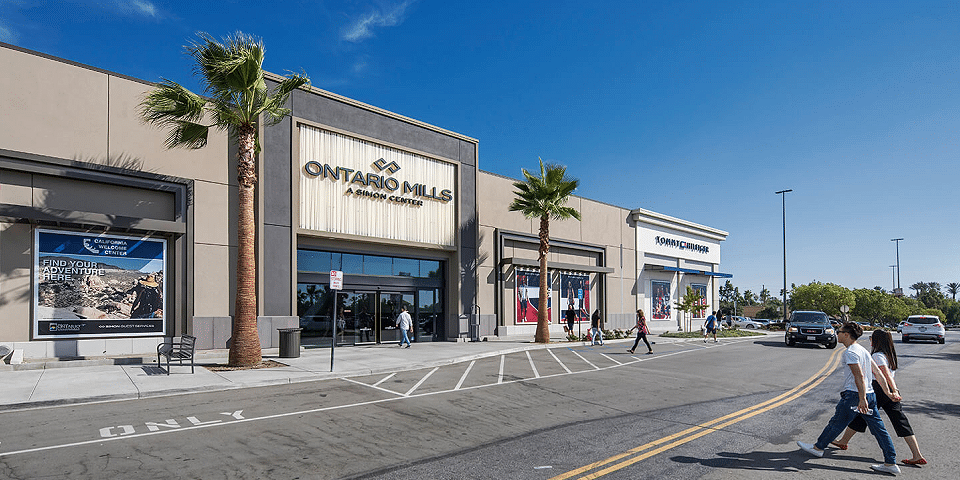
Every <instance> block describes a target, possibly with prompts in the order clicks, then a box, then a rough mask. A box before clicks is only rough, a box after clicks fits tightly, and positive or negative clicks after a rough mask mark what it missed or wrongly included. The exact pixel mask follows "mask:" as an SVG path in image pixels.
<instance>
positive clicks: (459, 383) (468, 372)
mask: <svg viewBox="0 0 960 480" xmlns="http://www.w3.org/2000/svg"><path fill="white" fill-rule="evenodd" d="M475 363H477V361H476V360H471V361H470V365H468V366H467V370H466V371H465V372H463V376H462V377H460V381H459V382H457V386H456V387H454V390H460V387H461V386H462V385H463V381H464V380H466V379H467V375H469V374H470V370H472V369H473V364H475Z"/></svg>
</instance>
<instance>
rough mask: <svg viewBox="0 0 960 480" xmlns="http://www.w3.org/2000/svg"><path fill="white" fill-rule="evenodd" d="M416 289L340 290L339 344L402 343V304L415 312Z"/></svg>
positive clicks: (338, 297) (338, 306)
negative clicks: (399, 290)
mask: <svg viewBox="0 0 960 480" xmlns="http://www.w3.org/2000/svg"><path fill="white" fill-rule="evenodd" d="M415 305H416V302H415V299H414V294H413V292H385V291H360V290H356V291H341V292H339V293H338V294H337V310H338V315H337V317H338V318H337V345H362V344H370V343H399V342H400V338H401V334H400V330H399V329H397V317H398V316H399V315H400V311H401V310H400V309H401V307H404V306H405V307H407V311H408V312H411V313H410V314H411V315H413V313H412V312H413V311H414V306H415Z"/></svg>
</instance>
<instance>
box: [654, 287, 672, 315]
mask: <svg viewBox="0 0 960 480" xmlns="http://www.w3.org/2000/svg"><path fill="white" fill-rule="evenodd" d="M652 316H653V319H654V320H666V319H668V318H672V317H671V316H670V282H658V281H656V280H654V281H653V315H652Z"/></svg>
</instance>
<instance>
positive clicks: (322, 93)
mask: <svg viewBox="0 0 960 480" xmlns="http://www.w3.org/2000/svg"><path fill="white" fill-rule="evenodd" d="M263 73H264V77H265V78H267V79H268V80H273V81H275V82H282V81H283V80H284V78H285V77H283V76H282V75H278V74H276V73H271V72H266V71H265V72H263ZM300 89H301V90H305V91H308V92H310V93H312V94H314V95H319V96H321V97H325V98H329V99H330V100H334V101H337V102H340V103H345V104H347V105H350V106H352V107H357V108H360V109H363V110H367V111H369V112H373V113H376V114H378V115H383V116H385V117H390V118H392V119H394V120H399V121H401V122H405V123H409V124H411V125H415V126H418V127H421V128H425V129H427V130H431V131H434V132H437V133H441V134H443V135H447V136H450V137H454V138H457V139H460V140H463V141H465V142H470V143H473V144H479V143H480V141H479V140H477V139H475V138H472V137H468V136H466V135H464V134H462V133H457V132H454V131H452V130H447V129H445V128H440V127H438V126H436V125H431V124H429V123H426V122H421V121H420V120H416V119H413V118H410V117H406V116H403V115H400V114H399V113H394V112H391V111H389V110H385V109H383V108H380V107H375V106H373V105H370V104H367V103H363V102H361V101H359V100H354V99H352V98H349V97H345V96H343V95H339V94H336V93H333V92H329V91H327V90H323V89H320V88H317V87H314V86H312V85H307V86H304V87H300Z"/></svg>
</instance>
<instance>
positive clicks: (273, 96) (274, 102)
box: [263, 74, 310, 125]
mask: <svg viewBox="0 0 960 480" xmlns="http://www.w3.org/2000/svg"><path fill="white" fill-rule="evenodd" d="M309 83H310V79H308V78H307V76H306V74H303V75H300V74H294V75H293V76H290V77H287V78H286V79H284V80H283V81H282V82H280V84H279V85H277V86H276V88H274V89H273V91H272V92H270V96H269V97H267V99H266V101H265V102H264V104H263V113H265V114H266V115H267V118H266V120H265V123H266V124H267V125H275V124H276V123H277V122H279V121H280V120H282V119H283V118H284V117H286V116H287V115H289V114H290V109H288V108H286V107H284V105H286V103H287V100H288V99H289V98H290V94H292V93H293V91H294V90H296V89H298V88H300V87H302V86H304V85H307V84H309Z"/></svg>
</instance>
